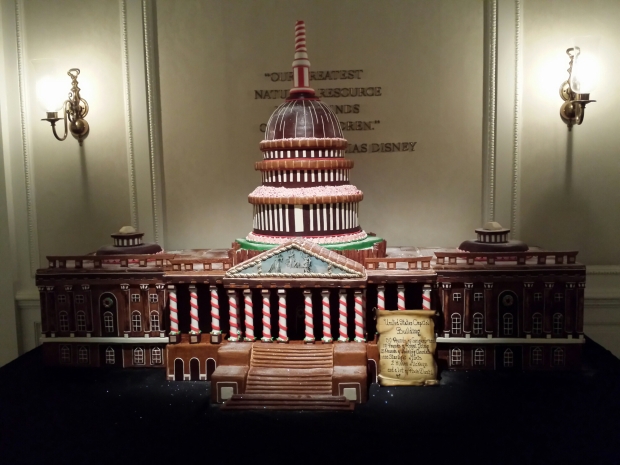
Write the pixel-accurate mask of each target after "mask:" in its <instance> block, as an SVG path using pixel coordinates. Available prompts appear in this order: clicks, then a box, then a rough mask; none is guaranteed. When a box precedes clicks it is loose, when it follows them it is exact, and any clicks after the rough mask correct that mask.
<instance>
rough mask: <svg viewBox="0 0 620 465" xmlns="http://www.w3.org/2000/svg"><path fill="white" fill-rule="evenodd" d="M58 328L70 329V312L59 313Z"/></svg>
mask: <svg viewBox="0 0 620 465" xmlns="http://www.w3.org/2000/svg"><path fill="white" fill-rule="evenodd" d="M58 328H59V329H60V331H69V314H68V313H67V312H60V313H59V314H58Z"/></svg>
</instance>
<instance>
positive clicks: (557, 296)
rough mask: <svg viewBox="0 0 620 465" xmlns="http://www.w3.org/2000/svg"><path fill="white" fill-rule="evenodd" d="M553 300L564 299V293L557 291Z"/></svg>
mask: <svg viewBox="0 0 620 465" xmlns="http://www.w3.org/2000/svg"><path fill="white" fill-rule="evenodd" d="M553 300H555V301H556V302H562V301H563V300H564V294H562V293H561V292H556V293H555V294H554V295H553Z"/></svg>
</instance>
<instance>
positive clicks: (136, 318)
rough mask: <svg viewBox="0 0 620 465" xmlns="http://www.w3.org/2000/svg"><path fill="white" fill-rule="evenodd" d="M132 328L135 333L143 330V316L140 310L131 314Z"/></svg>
mask: <svg viewBox="0 0 620 465" xmlns="http://www.w3.org/2000/svg"><path fill="white" fill-rule="evenodd" d="M131 330H132V331H133V332H135V333H137V332H140V331H142V317H141V316H140V314H139V313H138V312H133V315H131Z"/></svg>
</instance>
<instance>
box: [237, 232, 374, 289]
mask: <svg viewBox="0 0 620 465" xmlns="http://www.w3.org/2000/svg"><path fill="white" fill-rule="evenodd" d="M225 276H226V277H227V278H330V279H339V278H340V279H351V278H363V277H365V276H366V270H365V268H364V267H363V266H362V265H361V264H359V263H357V262H355V261H353V260H350V259H348V258H346V257H345V256H343V255H340V254H338V253H336V252H333V251H331V250H328V249H326V248H325V247H321V246H320V245H318V244H316V243H314V242H311V241H307V240H299V239H298V240H292V241H290V242H287V243H285V244H282V245H279V246H277V247H275V248H273V249H271V250H268V251H266V252H263V253H261V254H260V255H257V256H256V257H254V258H252V259H250V260H247V261H245V262H243V263H240V264H238V265H236V266H234V267H232V268H230V269H229V270H228V271H227V272H226V275H225Z"/></svg>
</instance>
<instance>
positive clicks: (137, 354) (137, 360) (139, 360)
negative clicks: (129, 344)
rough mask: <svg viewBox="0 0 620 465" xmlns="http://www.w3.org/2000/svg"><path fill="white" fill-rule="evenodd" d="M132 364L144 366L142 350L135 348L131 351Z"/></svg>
mask: <svg viewBox="0 0 620 465" xmlns="http://www.w3.org/2000/svg"><path fill="white" fill-rule="evenodd" d="M133 364H134V365H144V350H143V349H142V347H136V348H135V349H134V350H133Z"/></svg>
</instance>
